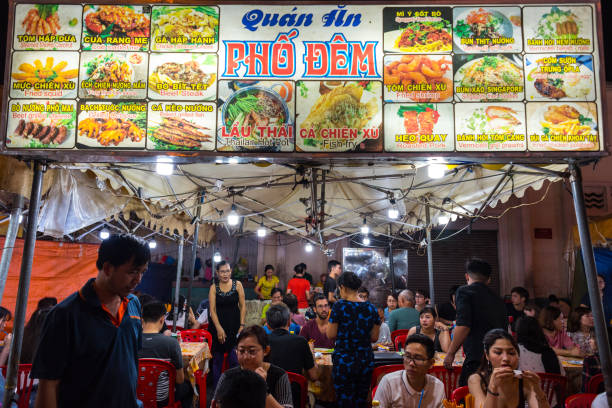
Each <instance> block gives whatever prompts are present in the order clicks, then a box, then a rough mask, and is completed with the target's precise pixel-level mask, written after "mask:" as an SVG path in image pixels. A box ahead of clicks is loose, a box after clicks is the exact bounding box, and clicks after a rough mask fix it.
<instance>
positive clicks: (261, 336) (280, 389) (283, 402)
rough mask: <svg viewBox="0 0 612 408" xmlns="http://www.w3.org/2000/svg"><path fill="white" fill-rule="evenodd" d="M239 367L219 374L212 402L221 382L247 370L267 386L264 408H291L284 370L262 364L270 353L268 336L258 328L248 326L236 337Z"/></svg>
mask: <svg viewBox="0 0 612 408" xmlns="http://www.w3.org/2000/svg"><path fill="white" fill-rule="evenodd" d="M236 352H237V353H238V364H239V367H234V368H230V369H229V370H227V371H225V372H224V373H223V374H221V378H219V382H218V383H217V388H216V390H215V394H214V396H213V400H217V399H218V398H217V392H218V391H219V390H220V389H223V381H224V380H225V378H226V377H227V376H232V375H234V373H235V372H236V371H239V370H249V371H254V372H255V373H256V374H259V375H260V376H261V377H262V378H263V379H264V380H266V384H267V385H268V392H269V394H268V395H267V397H266V408H287V407H289V408H291V407H293V400H292V396H291V383H290V382H289V377H288V376H287V373H286V372H285V370H283V369H282V368H280V367H277V366H275V365H273V364H270V363H266V362H264V357H265V356H267V355H268V354H269V353H270V345H269V343H268V335H267V334H266V332H265V331H264V329H263V328H261V327H260V326H249V327H247V328H245V329H244V330H242V331H241V332H240V334H239V335H238V346H237V347H236Z"/></svg>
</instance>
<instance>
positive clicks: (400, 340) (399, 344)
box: [393, 334, 408, 351]
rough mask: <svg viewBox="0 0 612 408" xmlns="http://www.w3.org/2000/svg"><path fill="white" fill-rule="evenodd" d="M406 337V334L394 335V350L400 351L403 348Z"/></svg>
mask: <svg viewBox="0 0 612 408" xmlns="http://www.w3.org/2000/svg"><path fill="white" fill-rule="evenodd" d="M406 337H408V335H407V334H400V335H399V336H396V337H395V340H393V344H395V350H397V351H400V350H401V349H403V348H404V343H405V342H406Z"/></svg>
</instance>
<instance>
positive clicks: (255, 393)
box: [215, 370, 268, 408]
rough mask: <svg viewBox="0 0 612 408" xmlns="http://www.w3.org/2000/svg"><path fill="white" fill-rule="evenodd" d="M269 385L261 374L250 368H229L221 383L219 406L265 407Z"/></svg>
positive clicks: (233, 407) (232, 407)
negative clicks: (236, 369)
mask: <svg viewBox="0 0 612 408" xmlns="http://www.w3.org/2000/svg"><path fill="white" fill-rule="evenodd" d="M267 394H268V386H267V384H266V381H265V380H264V379H263V377H261V376H260V375H259V374H256V373H255V372H254V371H249V370H238V371H235V370H229V371H227V373H226V374H225V380H224V381H222V382H220V383H219V387H218V388H217V392H216V397H217V399H216V400H215V403H216V404H217V408H264V407H265V406H266V396H267Z"/></svg>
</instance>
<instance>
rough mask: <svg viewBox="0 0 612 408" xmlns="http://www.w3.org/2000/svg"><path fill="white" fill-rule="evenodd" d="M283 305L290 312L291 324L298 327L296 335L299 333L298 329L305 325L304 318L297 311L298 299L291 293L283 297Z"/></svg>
mask: <svg viewBox="0 0 612 408" xmlns="http://www.w3.org/2000/svg"><path fill="white" fill-rule="evenodd" d="M283 303H284V304H285V305H287V307H288V308H289V311H290V312H291V323H295V324H297V325H298V326H299V328H298V329H297V332H296V333H295V334H298V333H299V332H300V328H301V327H303V326H305V325H306V318H305V317H304V315H303V314H300V313H299V311H298V298H297V296H295V294H293V293H287V294H286V295H285V296H283ZM289 331H291V330H289Z"/></svg>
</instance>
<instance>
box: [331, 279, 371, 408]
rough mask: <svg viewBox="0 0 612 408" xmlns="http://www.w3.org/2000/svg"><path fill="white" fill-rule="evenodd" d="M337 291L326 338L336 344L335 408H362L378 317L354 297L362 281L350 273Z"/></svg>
mask: <svg viewBox="0 0 612 408" xmlns="http://www.w3.org/2000/svg"><path fill="white" fill-rule="evenodd" d="M338 287H339V288H340V297H341V299H340V300H339V301H337V302H336V303H334V306H333V308H332V311H331V314H330V317H329V324H328V325H327V337H328V338H329V339H330V340H334V339H335V340H336V346H335V348H334V353H333V354H332V362H333V364H334V366H333V371H332V372H333V375H334V388H335V390H336V398H337V399H338V408H363V407H366V406H367V403H368V390H369V388H370V378H371V376H372V370H373V369H374V355H373V354H372V348H371V342H374V341H376V340H378V333H379V330H380V317H379V316H378V312H377V311H376V308H375V307H374V306H373V305H372V304H371V303H370V302H362V301H361V299H360V298H359V296H358V295H357V290H358V289H359V288H360V287H361V279H359V278H358V277H357V275H355V274H354V273H353V272H344V273H343V274H342V275H340V277H339V278H338Z"/></svg>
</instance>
